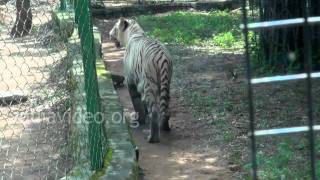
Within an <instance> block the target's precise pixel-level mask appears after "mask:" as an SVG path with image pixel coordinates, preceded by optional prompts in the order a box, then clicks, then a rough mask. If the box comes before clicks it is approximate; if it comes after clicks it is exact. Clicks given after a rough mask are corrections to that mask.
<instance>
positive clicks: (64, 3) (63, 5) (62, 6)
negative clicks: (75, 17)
mask: <svg viewBox="0 0 320 180" xmlns="http://www.w3.org/2000/svg"><path fill="white" fill-rule="evenodd" d="M60 10H61V11H65V10H67V1H66V0H60Z"/></svg>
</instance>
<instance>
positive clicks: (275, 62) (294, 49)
mask: <svg viewBox="0 0 320 180" xmlns="http://www.w3.org/2000/svg"><path fill="white" fill-rule="evenodd" d="M262 2H263V3H261V10H262V12H261V14H260V20H261V21H270V20H279V19H290V18H298V17H303V7H304V4H303V1H301V0H290V1H278V0H269V1H262ZM319 14H320V11H319V2H318V0H311V3H310V16H319ZM319 36H320V33H319V27H312V34H311V38H312V39H311V43H312V48H313V49H312V53H313V55H314V56H319V50H318V48H319V44H318V43H319ZM303 38H304V37H303V28H302V27H301V26H300V27H286V28H281V29H268V30H263V31H262V32H261V39H260V40H261V41H260V45H261V50H262V51H261V52H262V54H263V56H262V57H263V59H262V61H263V64H264V65H267V66H268V67H271V68H272V69H274V70H276V71H281V72H287V71H291V70H293V71H301V70H303V65H304V49H303V48H304V44H303ZM290 54H291V55H292V54H294V55H295V56H290ZM290 57H291V58H290ZM292 57H295V58H292ZM313 62H314V63H313V65H314V68H316V69H319V68H320V66H319V64H320V62H319V60H318V59H314V61H313Z"/></svg>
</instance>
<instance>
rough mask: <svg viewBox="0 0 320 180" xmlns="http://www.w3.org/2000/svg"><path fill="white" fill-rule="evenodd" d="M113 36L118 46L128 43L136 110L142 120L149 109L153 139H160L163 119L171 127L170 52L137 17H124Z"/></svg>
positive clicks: (127, 69)
mask: <svg viewBox="0 0 320 180" xmlns="http://www.w3.org/2000/svg"><path fill="white" fill-rule="evenodd" d="M110 37H111V39H112V40H113V41H114V42H115V44H116V46H122V47H126V51H125V55H124V72H125V76H126V82H127V85H128V89H129V92H130V95H131V99H132V102H133V105H134V108H135V111H136V112H138V113H139V116H140V119H139V121H140V122H143V120H144V119H145V117H144V114H146V113H147V115H148V117H149V118H150V120H151V123H150V124H151V134H150V136H149V142H159V140H160V139H159V122H160V128H161V129H162V130H170V128H169V123H168V121H169V118H170V115H169V101H170V81H171V75H172V62H171V56H170V53H169V52H168V50H167V49H166V48H165V47H164V45H162V44H161V43H160V42H158V41H156V40H154V39H151V38H149V37H147V36H146V34H145V33H144V31H143V30H142V28H141V27H140V26H139V24H138V23H137V22H136V21H134V20H128V19H123V18H120V19H119V21H118V22H117V23H116V24H115V26H114V27H113V29H112V30H111V31H110ZM139 99H140V100H139ZM141 101H142V102H141ZM143 106H146V108H144V107H143ZM145 109H147V110H146V111H147V112H145Z"/></svg>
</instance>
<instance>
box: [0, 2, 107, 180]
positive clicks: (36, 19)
mask: <svg viewBox="0 0 320 180" xmlns="http://www.w3.org/2000/svg"><path fill="white" fill-rule="evenodd" d="M64 3H66V4H64ZM74 7H76V10H75V13H76V15H74V11H73V8H74ZM59 8H60V9H62V10H63V11H59ZM58 11H59V12H60V13H57V12H58ZM74 17H77V19H76V20H77V22H78V24H77V25H75V19H74ZM68 18H69V19H68ZM65 19H67V20H68V21H67V23H66V22H65V21H63V22H62V21H61V22H60V20H65ZM74 25H75V27H76V28H75V29H74V28H73V27H74ZM70 36H71V38H69V39H68V41H67V38H68V37H70ZM0 46H1V48H0V71H1V72H0V79H1V81H0V179H60V178H62V177H66V178H67V177H68V176H73V175H77V176H78V177H79V176H80V177H81V178H82V179H87V178H89V174H90V173H88V171H90V169H92V170H93V169H98V168H100V167H101V166H102V150H105V148H106V146H105V144H104V143H105V141H104V140H103V139H102V138H103V137H102V134H101V132H102V130H101V127H102V123H101V115H100V114H99V112H100V104H99V103H100V101H99V93H98V88H97V79H96V71H95V54H96V53H95V46H94V42H93V32H92V23H91V14H90V10H89V5H88V1H81V2H78V3H77V4H76V5H75V6H74V5H73V2H71V1H68V2H62V3H60V1H55V0H53V1H47V0H44V1H41V0H39V1H28V0H16V1H9V2H8V1H0ZM97 114H99V115H97ZM87 159H91V161H89V162H87ZM75 168H76V169H75ZM72 173H73V174H72ZM86 173H87V174H86ZM67 179H68V178H67Z"/></svg>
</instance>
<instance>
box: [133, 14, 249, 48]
mask: <svg viewBox="0 0 320 180" xmlns="http://www.w3.org/2000/svg"><path fill="white" fill-rule="evenodd" d="M138 22H139V24H140V25H141V26H142V27H143V28H144V30H145V31H146V32H147V34H148V35H149V36H151V37H153V38H156V39H158V40H159V41H161V42H163V43H172V44H180V45H196V46H212V45H215V46H219V47H222V48H237V47H242V45H243V41H242V34H241V33H242V32H241V30H240V28H239V25H240V22H241V13H240V12H239V11H235V12H231V11H219V10H217V11H211V12H209V13H203V12H188V11H178V12H174V13H171V14H170V15H167V16H155V15H152V16H139V17H138Z"/></svg>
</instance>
